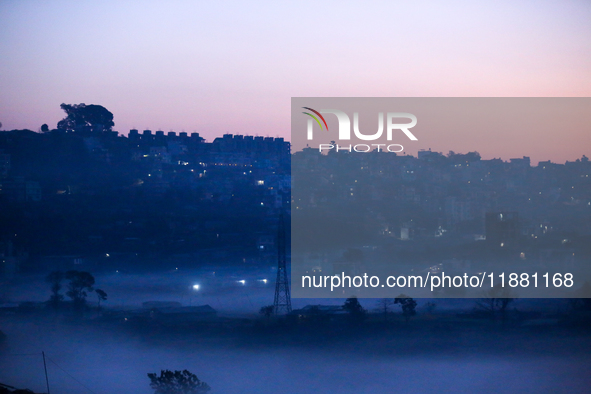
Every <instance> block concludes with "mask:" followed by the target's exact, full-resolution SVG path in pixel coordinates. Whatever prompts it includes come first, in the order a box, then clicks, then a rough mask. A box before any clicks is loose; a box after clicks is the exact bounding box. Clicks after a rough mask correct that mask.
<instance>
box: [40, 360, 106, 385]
mask: <svg viewBox="0 0 591 394" xmlns="http://www.w3.org/2000/svg"><path fill="white" fill-rule="evenodd" d="M45 357H46V358H47V359H48V360H49V361H51V362H52V363H53V364H54V365H55V366H56V367H58V368H59V369H60V370H61V371H62V372H63V373H65V374H66V375H68V376H69V377H70V378H72V379H73V380H74V381H76V382H77V383H78V384H79V385H80V386H82V387H84V388H85V389H86V390H88V391H89V392H91V393H93V394H96V393H95V392H94V391H92V390H91V389H90V388H88V386H86V385H85V384H84V383H82V382H81V381H79V380H78V379H76V378H75V377H73V376H72V375H70V374H69V373H68V372H67V371H66V370H65V369H63V368H62V367H60V366H59V365H58V364H57V363H56V362H55V361H53V360H52V359H51V358H49V357H48V356H45Z"/></svg>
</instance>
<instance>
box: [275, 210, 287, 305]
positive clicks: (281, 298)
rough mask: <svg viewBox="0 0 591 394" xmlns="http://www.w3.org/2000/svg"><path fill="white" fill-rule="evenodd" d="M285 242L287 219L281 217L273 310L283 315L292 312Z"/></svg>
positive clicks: (278, 231)
mask: <svg viewBox="0 0 591 394" xmlns="http://www.w3.org/2000/svg"><path fill="white" fill-rule="evenodd" d="M285 244H286V242H285V220H284V219H283V215H281V216H280V217H279V227H278V229H277V281H276V282H275V300H274V301H273V312H274V313H275V315H282V314H287V313H289V312H291V294H290V293H289V279H288V278H287V264H286V257H285V255H286V252H285V250H286V245H285Z"/></svg>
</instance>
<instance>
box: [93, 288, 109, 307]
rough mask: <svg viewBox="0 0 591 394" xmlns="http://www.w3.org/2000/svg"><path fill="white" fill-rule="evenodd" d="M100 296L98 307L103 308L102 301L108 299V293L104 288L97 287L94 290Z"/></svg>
mask: <svg viewBox="0 0 591 394" xmlns="http://www.w3.org/2000/svg"><path fill="white" fill-rule="evenodd" d="M94 292H95V293H96V295H97V297H98V307H99V309H100V308H101V301H107V293H105V292H104V291H103V290H101V289H96V290H95V291H94Z"/></svg>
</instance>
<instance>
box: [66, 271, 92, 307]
mask: <svg viewBox="0 0 591 394" xmlns="http://www.w3.org/2000/svg"><path fill="white" fill-rule="evenodd" d="M66 279H68V280H69V281H70V283H69V284H68V291H67V292H66V295H67V296H68V297H70V298H71V299H72V301H73V302H74V306H75V307H77V308H81V307H83V306H84V304H85V303H86V296H87V293H86V292H87V291H92V290H93V289H92V285H94V276H92V275H91V274H90V273H89V272H85V271H68V272H66Z"/></svg>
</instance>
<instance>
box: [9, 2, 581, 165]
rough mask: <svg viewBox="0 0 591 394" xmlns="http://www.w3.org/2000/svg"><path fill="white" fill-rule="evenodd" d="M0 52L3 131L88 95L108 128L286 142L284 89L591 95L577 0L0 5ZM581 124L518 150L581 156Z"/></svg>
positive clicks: (291, 93)
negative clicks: (106, 113) (553, 141)
mask: <svg viewBox="0 0 591 394" xmlns="http://www.w3.org/2000/svg"><path fill="white" fill-rule="evenodd" d="M361 4H362V5H361ZM0 58H1V61H0V122H2V124H3V127H2V129H4V130H10V129H22V128H28V129H32V130H38V129H39V127H40V126H41V124H43V123H47V124H48V125H49V126H50V127H55V125H56V123H57V122H58V121H59V120H60V119H61V118H63V117H64V113H63V112H62V111H61V110H60V108H59V105H60V104H61V103H68V104H76V103H86V104H100V105H103V106H105V107H106V108H107V109H109V110H110V111H111V112H113V114H114V116H115V119H114V121H115V130H118V131H120V132H122V133H127V132H128V131H129V129H131V128H138V129H140V130H143V129H151V130H158V129H161V130H164V131H170V130H173V131H177V132H179V131H186V132H195V131H196V132H199V133H200V134H201V135H202V136H203V137H205V138H206V139H207V140H212V139H213V138H215V137H217V136H221V135H222V134H224V133H233V134H247V135H263V136H272V137H275V136H281V137H284V138H286V139H290V102H291V97H314V96H316V97H546V96H547V97H589V96H591V2H588V1H573V0H571V1H544V0H541V1H497V2H483V1H446V2H432V1H429V2H427V1H417V2H392V1H370V2H364V3H354V2H342V1H338V2H337V1H326V2H305V1H304V2H293V3H286V2H281V3H277V2H193V1H169V2H155V1H144V2H140V1H126V2H125V1H124V2H121V1H103V2H100V3H99V2H77V1H47V2H33V1H18V2H15V1H2V0H0ZM590 132H591V130H572V131H571V130H569V131H566V132H565V133H566V134H565V137H566V138H564V141H565V142H564V143H565V145H564V146H561V149H560V150H553V149H551V147H548V146H543V144H541V143H540V141H543V140H544V136H540V141H537V142H536V146H540V148H539V150H535V149H534V150H533V151H532V152H531V153H530V152H524V154H525V155H528V154H529V155H530V156H532V162H533V163H536V162H537V161H539V160H547V159H550V160H552V161H555V162H564V161H565V160H574V159H576V158H579V157H581V156H582V155H583V154H586V155H587V156H591V148H589V147H590V146H591V143H589V144H587V138H586V136H585V135H591V133H590ZM569 133H570V134H569ZM447 137H448V138H447V143H448V144H449V145H450V146H451V145H453V146H454V147H455V148H454V149H453V150H455V151H456V152H466V151H469V150H474V147H473V146H472V145H471V146H468V145H466V144H465V141H464V140H463V139H462V138H461V135H454V133H453V131H450V132H449V135H448V136H447ZM589 142H591V141H589ZM489 145H490V146H492V145H491V144H487V143H486V136H483V143H482V148H481V149H479V151H480V153H481V154H482V156H483V157H484V158H492V157H501V158H503V159H505V160H506V159H509V158H510V157H515V154H514V151H510V150H506V151H499V150H498V149H499V148H498V146H497V147H496V148H495V149H496V150H494V151H493V150H491V151H489V150H487V147H488V146H489ZM429 147H430V148H432V149H434V150H445V149H447V148H446V146H445V147H444V146H443V145H441V146H433V144H429V143H428V142H425V146H421V148H425V149H426V148H429ZM536 149H537V148H536Z"/></svg>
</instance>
